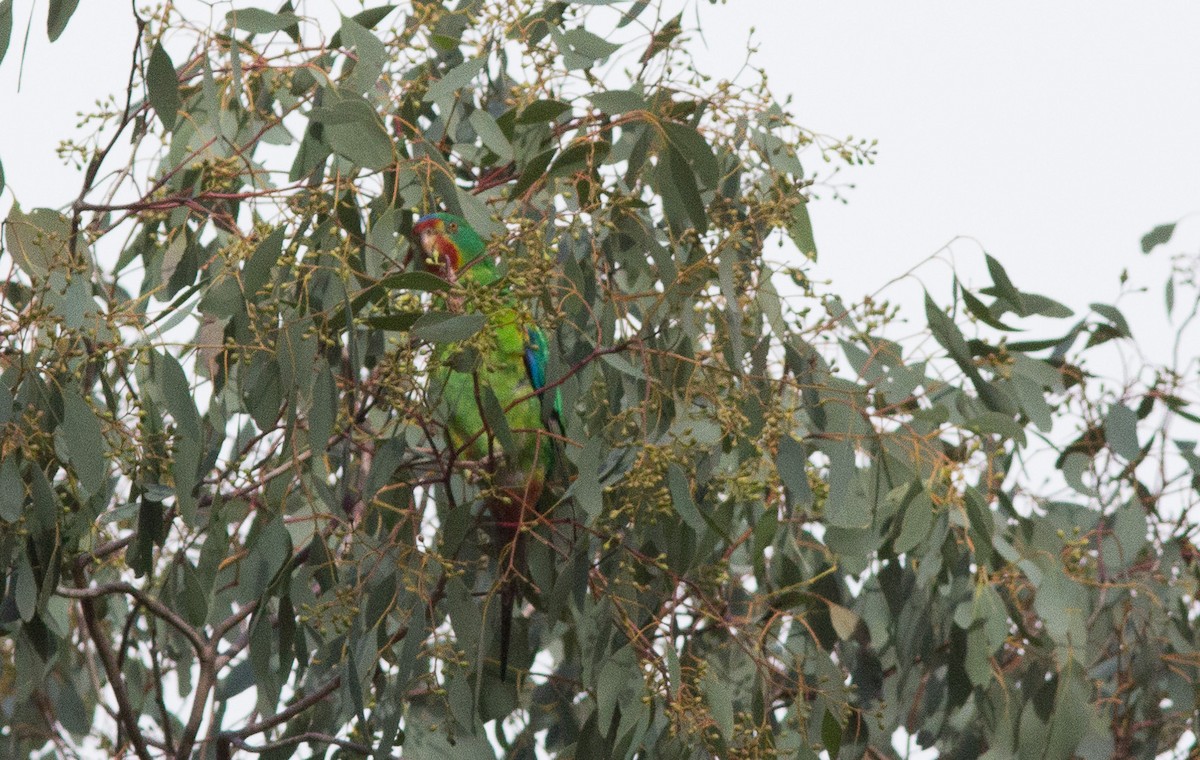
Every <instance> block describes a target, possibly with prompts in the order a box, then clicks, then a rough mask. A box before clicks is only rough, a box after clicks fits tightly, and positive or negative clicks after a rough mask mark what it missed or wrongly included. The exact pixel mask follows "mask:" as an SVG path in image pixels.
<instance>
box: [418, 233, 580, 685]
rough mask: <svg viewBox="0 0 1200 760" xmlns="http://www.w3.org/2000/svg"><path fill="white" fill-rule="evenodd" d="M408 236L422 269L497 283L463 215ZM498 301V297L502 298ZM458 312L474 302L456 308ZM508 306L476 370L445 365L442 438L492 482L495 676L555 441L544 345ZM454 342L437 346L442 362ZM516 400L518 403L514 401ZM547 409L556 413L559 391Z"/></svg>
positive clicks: (493, 321)
mask: <svg viewBox="0 0 1200 760" xmlns="http://www.w3.org/2000/svg"><path fill="white" fill-rule="evenodd" d="M413 235H414V237H415V238H416V242H417V243H418V246H419V248H420V251H421V253H422V254H423V255H424V257H425V262H424V264H425V266H426V268H428V269H429V270H430V271H432V272H434V273H435V274H439V275H441V276H442V277H444V278H445V279H448V280H450V281H452V282H458V283H463V282H464V281H470V282H472V283H475V284H476V285H480V286H483V287H497V288H498V287H500V284H499V281H500V277H499V274H498V273H497V271H496V262H495V261H494V260H493V258H492V256H491V255H489V254H488V252H487V246H486V244H485V243H484V241H483V239H482V238H481V237H480V236H479V234H478V233H476V232H475V230H474V229H472V228H471V226H470V225H469V224H468V223H467V222H466V220H465V219H463V218H461V217H458V216H455V215H454V214H448V213H434V214H428V215H426V216H423V217H421V218H420V219H419V220H417V223H416V224H415V225H414V226H413ZM502 302H503V301H502ZM458 306H459V307H461V308H462V309H463V310H464V311H472V310H474V309H475V306H474V305H473V304H472V303H470V302H469V301H464V302H462V303H461V304H459V305H458ZM527 322H528V320H527V319H523V318H522V316H521V313H520V311H519V310H518V309H517V308H516V304H515V303H514V304H513V306H512V307H511V308H501V309H498V310H496V311H495V312H493V313H491V314H489V315H488V322H487V325H486V327H485V328H484V329H485V330H488V331H490V333H491V335H490V336H489V337H490V339H489V340H488V341H487V343H486V345H487V348H486V349H485V350H484V351H483V352H482V355H481V357H480V362H479V365H478V367H477V369H476V370H475V371H474V372H459V371H456V370H453V369H446V370H444V375H443V379H444V381H445V382H444V398H445V401H446V404H447V407H448V409H449V417H448V419H447V438H448V442H449V444H450V446H451V448H452V449H453V450H454V451H455V452H456V458H457V459H459V460H470V461H474V462H479V463H480V464H481V465H482V466H483V468H484V471H485V472H486V473H487V475H488V477H489V478H490V481H491V489H490V491H489V492H488V494H489V495H488V496H487V498H486V502H485V506H486V508H487V510H488V511H489V512H490V514H491V517H492V520H493V521H494V524H495V536H496V544H497V546H498V549H499V557H498V560H499V567H500V571H499V572H500V574H501V575H505V574H507V575H509V577H508V578H507V579H506V580H505V581H504V582H503V585H502V587H501V591H500V601H501V610H500V615H501V617H500V620H501V623H500V678H501V680H503V679H504V678H505V676H506V673H507V670H508V648H509V640H510V637H511V632H512V616H513V604H514V602H515V600H516V583H515V579H514V578H513V577H512V576H513V575H517V574H521V573H524V571H525V570H524V563H525V556H524V555H525V551H524V536H523V535H522V533H521V530H520V529H521V526H522V525H523V524H525V523H528V522H531V521H532V520H533V519H534V516H535V515H536V507H537V502H538V499H539V498H540V496H541V494H542V488H543V486H544V485H545V483H546V477H547V475H548V473H549V472H550V470H551V468H552V465H553V457H554V452H553V444H552V442H551V439H550V436H549V433H548V431H547V430H546V428H545V425H544V423H543V419H544V416H543V413H542V403H543V401H542V398H541V394H538V393H536V392H537V391H540V390H541V389H542V388H543V387H544V386H545V384H546V359H547V350H548V348H547V342H546V336H545V334H544V333H543V332H542V330H541V329H540V328H539V327H538V326H537V325H536V324H532V323H527ZM454 350H455V349H454V348H453V347H448V348H445V349H443V350H442V354H440V358H442V359H443V360H447V363H448V360H449V358H450V357H451V356H452V355H453V353H454ZM484 389H490V390H491V392H492V394H494V395H495V398H496V401H497V402H499V407H500V409H502V410H506V411H504V420H505V422H506V423H507V427H508V428H509V431H511V435H510V436H509V437H508V438H507V441H508V444H509V446H510V447H511V448H505V447H503V446H502V445H501V442H500V441H499V440H497V438H496V436H495V435H494V434H493V431H491V430H489V429H488V426H487V422H486V420H487V415H486V414H485V413H484V407H483V406H482V405H483V404H484V403H485V401H484ZM518 399H520V400H518ZM551 403H552V408H551V409H550V410H548V411H550V412H551V414H554V415H555V416H557V412H558V411H559V410H558V408H557V407H558V405H559V404H560V403H561V402H560V401H559V400H558V395H557V393H556V394H555V398H554V399H553V401H552V402H551Z"/></svg>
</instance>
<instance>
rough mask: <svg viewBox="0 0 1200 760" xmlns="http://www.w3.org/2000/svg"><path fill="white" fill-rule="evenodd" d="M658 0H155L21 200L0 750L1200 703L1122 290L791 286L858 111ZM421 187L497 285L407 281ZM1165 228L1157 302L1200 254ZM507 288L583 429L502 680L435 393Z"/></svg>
mask: <svg viewBox="0 0 1200 760" xmlns="http://www.w3.org/2000/svg"><path fill="white" fill-rule="evenodd" d="M76 4H77V3H75V2H70V1H68V0H52V2H50V4H49V15H48V19H47V28H48V32H49V35H50V37H51V38H52V39H54V38H56V37H57V36H58V35H59V34H61V32H62V30H63V28H64V27H65V26H66V24H68V23H69V21H70V18H71V15H72V13H73V11H74V9H75V6H76ZM14 5H17V6H18V9H19V10H22V9H21V4H19V3H18V4H14V3H13V1H12V0H0V60H4V65H13V64H14V61H13V60H12V59H13V58H14V55H15V51H14V49H13V48H10V47H9V46H8V40H9V39H10V37H11V36H12V35H13V19H14V15H13V8H14ZM700 5H702V4H700ZM668 6H670V7H668ZM689 7H690V6H689ZM24 10H28V9H24ZM24 10H23V11H22V12H24ZM675 10H678V9H677V8H675V7H674V6H673V5H672V4H670V3H659V2H653V1H652V0H586V1H581V2H570V3H568V2H551V1H544V0H518V1H516V2H509V1H507V0H506V1H500V0H461V1H460V2H456V3H452V2H449V1H447V2H442V1H440V0H413V2H411V3H408V4H404V5H401V6H399V7H397V6H392V5H386V6H379V7H372V8H367V9H365V10H362V11H361V12H359V13H357V14H356V15H353V16H349V17H343V18H341V19H340V21H338V22H337V23H336V24H335V25H334V27H329V26H328V25H326V26H325V27H322V25H321V24H319V23H317V21H316V20H314V19H311V18H307V17H305V16H303V15H301V13H299V12H298V11H297V9H296V7H295V6H294V4H293V3H292V2H291V0H289V1H288V2H285V3H284V4H283V7H282V8H280V9H279V10H277V11H268V10H264V9H256V8H240V9H236V10H232V11H230V12H229V13H228V15H227V16H225V17H224V18H223V19H218V21H219V23H216V24H215V25H212V24H209V23H208V22H207V20H205V21H204V22H203V23H198V22H196V21H195V20H192V19H189V18H188V17H187V16H186V15H185V14H184V13H182V12H181V11H179V10H178V9H176V8H175V7H174V6H173V5H172V4H170V3H168V4H167V5H166V6H165V7H160V8H159V9H157V10H155V11H153V12H152V13H151V12H150V11H142V13H143V14H150V15H143V16H141V17H138V18H137V21H136V23H137V28H138V41H137V47H136V50H135V51H134V54H133V59H132V61H131V69H130V78H129V82H128V87H127V89H126V90H125V91H124V93H123V94H122V96H121V97H120V98H119V99H118V101H117V103H118V105H117V106H116V107H115V108H113V109H109V110H108V111H106V112H104V113H100V114H96V115H94V118H92V119H90V120H88V121H86V122H85V124H84V125H83V126H80V127H78V128H77V129H76V131H75V133H73V134H74V135H75V137H73V138H72V139H71V140H68V141H67V142H66V143H65V144H64V148H63V150H62V153H63V155H64V156H65V157H66V158H67V159H68V160H74V161H77V162H78V164H79V166H80V170H81V183H80V186H79V187H78V188H77V189H72V190H71V191H70V192H69V193H65V194H64V197H63V199H62V205H61V206H60V207H58V208H54V209H44V208H43V209H30V210H26V209H23V208H21V207H20V205H19V204H14V205H13V207H12V210H11V212H10V213H9V215H8V218H7V220H6V221H5V224H4V236H3V245H4V249H3V255H2V257H0V266H4V267H6V268H7V270H8V271H9V274H10V276H9V277H8V280H7V283H6V284H5V285H4V287H3V290H2V291H0V343H2V349H0V368H2V371H0V425H3V437H2V448H0V567H3V568H4V586H3V596H2V601H0V663H2V667H0V696H2V699H0V752H2V753H3V754H4V755H5V756H11V757H18V756H26V755H29V754H30V753H34V754H36V753H38V752H43V753H48V754H54V753H57V754H60V755H66V756H71V755H78V756H86V755H87V753H88V751H89V750H93V751H94V750H96V749H101V750H103V751H106V752H108V753H110V754H113V755H124V756H136V757H140V758H151V757H177V758H188V757H212V758H225V757H233V756H254V755H260V756H263V757H270V758H285V757H290V756H292V755H293V754H295V753H300V754H301V756H318V757H325V756H337V757H342V758H353V757H367V756H371V757H395V756H399V754H400V753H401V752H403V753H404V754H405V755H406V756H412V757H422V758H424V757H450V756H453V757H455V758H460V759H461V758H475V757H486V758H492V757H496V756H498V753H499V755H501V756H505V757H512V758H533V757H535V756H539V757H547V756H549V757H563V758H567V757H573V758H578V759H579V760H583V759H584V758H593V757H594V758H610V757H635V756H636V757H645V758H685V757H709V756H712V757H723V758H758V757H786V758H814V757H818V756H820V754H821V753H822V752H825V753H828V756H829V757H839V756H840V757H862V756H871V757H882V756H889V755H891V754H892V753H893V750H892V748H891V747H892V742H893V736H894V735H895V734H896V732H897V731H898V730H900V729H902V730H903V731H904V732H905V733H906V734H907V735H910V736H912V737H913V744H914V745H920V746H923V747H930V748H936V749H937V750H938V751H939V752H940V753H942V755H943V756H946V757H964V758H966V757H978V756H986V757H993V758H1002V757H1014V756H1015V757H1022V758H1035V757H1036V758H1070V757H1075V756H1080V757H1086V758H1101V757H1111V756H1120V757H1131V756H1137V757H1154V756H1156V755H1157V754H1158V753H1161V752H1164V751H1168V750H1170V749H1171V748H1172V747H1174V746H1175V745H1176V744H1177V743H1178V742H1179V741H1180V739H1181V737H1183V736H1184V735H1185V732H1187V731H1194V730H1195V727H1196V726H1195V722H1194V721H1195V710H1196V696H1195V695H1196V693H1197V692H1196V688H1197V677H1198V676H1200V672H1198V667H1200V651H1198V648H1197V633H1196V630H1195V628H1194V626H1193V625H1192V619H1193V618H1194V616H1195V612H1196V600H1195V594H1196V587H1197V579H1198V577H1200V576H1198V575H1197V569H1196V559H1197V551H1196V549H1195V547H1194V545H1193V543H1192V541H1193V540H1195V537H1196V532H1197V524H1196V519H1195V514H1194V508H1195V507H1196V506H1197V501H1198V499H1200V453H1198V452H1197V449H1196V443H1195V441H1194V440H1193V438H1194V436H1195V434H1196V433H1195V427H1194V425H1195V424H1196V423H1200V417H1198V416H1197V410H1196V400H1197V393H1196V391H1197V387H1196V385H1197V379H1196V378H1197V367H1196V360H1195V359H1194V358H1192V357H1188V356H1186V355H1185V356H1183V358H1182V359H1179V358H1177V359H1176V361H1175V363H1174V364H1173V365H1171V366H1152V365H1142V366H1138V367H1137V368H1136V371H1133V372H1130V373H1127V375H1126V376H1125V377H1116V376H1115V374H1116V373H1114V372H1111V371H1108V370H1106V367H1108V366H1111V364H1109V363H1106V362H1109V361H1110V360H1111V356H1112V354H1111V353H1109V352H1111V350H1112V349H1113V348H1114V347H1119V346H1121V345H1126V344H1130V342H1131V341H1132V340H1133V337H1132V336H1131V334H1130V330H1129V327H1128V324H1127V322H1126V320H1125V317H1124V316H1123V314H1122V312H1121V311H1120V310H1119V309H1118V308H1117V307H1116V306H1114V305H1109V304H1105V303H1095V304H1092V306H1091V308H1090V311H1089V312H1088V313H1086V314H1084V315H1077V314H1073V313H1072V311H1071V310H1070V309H1068V308H1067V307H1066V306H1064V305H1063V304H1061V303H1059V302H1058V301H1056V300H1054V299H1053V298H1052V297H1051V296H1050V295H1043V294H1037V293H1033V292H1030V291H1029V290H1026V289H1023V287H1019V286H1018V284H1016V283H1014V282H1012V281H1011V280H1010V278H1009V276H1008V275H1007V274H1006V272H1005V269H1004V267H1003V266H1002V265H1001V263H1000V262H999V261H997V260H995V259H993V258H991V257H987V259H986V266H987V270H988V272H989V274H990V282H989V283H988V285H987V286H985V287H983V288H979V289H973V288H971V287H969V285H968V284H967V283H965V282H959V281H957V280H956V282H955V284H954V287H953V289H952V290H951V291H949V292H931V293H929V294H928V295H927V297H926V308H925V312H924V322H923V324H924V326H923V327H921V328H918V329H917V330H916V333H917V334H916V335H913V332H914V330H913V328H912V326H911V324H909V325H902V324H900V323H899V322H898V320H897V310H896V307H894V306H893V305H891V304H889V303H887V302H886V301H882V300H878V299H866V300H864V301H863V302H860V303H845V302H844V301H843V299H840V298H838V296H837V294H836V283H835V285H834V286H833V287H832V288H830V287H827V286H824V285H821V284H819V283H815V282H813V281H812V280H811V279H810V278H809V277H808V276H807V274H806V273H807V272H808V271H809V270H810V264H811V261H812V260H814V259H815V257H816V255H817V251H816V246H815V243H814V237H813V231H812V225H811V222H810V209H811V208H819V205H812V204H810V201H812V200H813V196H812V193H813V191H814V188H817V189H819V188H821V187H822V186H825V185H826V183H828V182H829V178H830V175H831V172H832V171H836V168H835V167H837V166H839V165H844V164H861V163H869V162H870V161H871V160H872V158H873V156H874V147H873V145H872V144H870V143H869V142H865V141H855V142H851V141H846V140H838V139H835V138H831V137H828V136H825V135H822V134H819V133H817V132H814V131H811V130H810V129H808V128H806V127H804V126H801V125H800V123H799V122H798V120H797V116H796V114H794V113H793V112H792V107H791V106H790V104H789V103H788V102H787V101H786V100H782V101H781V100H779V99H778V98H776V97H775V95H773V94H772V92H771V91H770V89H769V87H768V83H767V77H766V74H765V73H763V72H759V71H756V70H755V69H753V68H752V67H750V68H748V69H747V70H746V71H745V72H744V73H743V75H742V78H741V79H738V80H735V81H724V80H716V79H713V78H711V77H709V76H707V75H706V74H705V73H704V72H702V71H700V70H698V69H697V67H696V66H695V64H694V62H693V60H692V58H691V56H690V55H689V53H688V45H687V43H688V41H689V40H690V39H691V38H692V36H693V35H694V34H695V32H696V30H695V29H693V28H691V27H689V26H688V24H689V23H690V22H689V21H688V19H690V18H694V17H697V16H693V15H692V14H691V13H687V14H685V13H679V14H677V15H674V14H673V11H675ZM18 15H19V14H18ZM698 17H699V18H700V19H701V23H702V20H703V14H702V12H701V13H699V14H698ZM6 50H7V56H6V53H5V51H6ZM119 53H120V54H124V51H114V55H115V54H119ZM63 126H64V129H68V128H69V127H68V126H67V125H63ZM863 128H864V129H865V130H869V129H870V125H863ZM14 149H15V148H14V146H10V145H0V159H2V158H3V154H4V152H5V151H10V150H14ZM813 167H820V168H819V169H814V168H813ZM2 189H3V174H2V171H0V190H2ZM19 200H20V199H19V198H18V199H17V201H19ZM439 210H444V211H449V212H452V213H454V214H458V215H461V216H462V217H463V218H465V219H466V220H468V221H469V222H470V224H471V225H472V226H473V227H474V228H475V229H476V230H478V231H479V233H480V234H481V235H482V236H483V237H484V238H485V240H486V241H487V243H488V247H489V251H490V253H491V254H492V255H494V256H495V257H496V259H497V261H498V263H499V267H498V271H499V273H500V276H501V283H502V285H503V288H504V289H505V290H506V292H507V293H508V294H511V295H509V296H506V297H505V298H504V299H501V298H499V297H498V296H497V295H496V294H497V293H498V292H499V291H498V289H494V290H491V291H489V290H488V289H487V288H484V287H480V286H477V285H475V284H473V283H471V282H467V281H462V282H451V281H448V280H445V279H442V278H440V277H438V276H436V275H435V274H432V273H430V272H428V271H425V270H424V269H423V268H422V267H421V266H420V263H419V261H417V260H415V258H416V257H415V256H414V249H415V245H414V243H413V241H412V240H411V231H412V226H413V223H414V221H415V219H416V217H417V215H419V214H423V213H427V212H431V211H439ZM1173 232H1174V225H1164V226H1161V227H1158V228H1156V229H1154V230H1153V231H1151V232H1150V233H1149V234H1148V235H1147V236H1146V238H1145V239H1144V240H1143V241H1142V246H1143V251H1144V252H1145V253H1147V254H1153V255H1156V256H1157V255H1164V252H1165V251H1173V250H1175V249H1174V248H1172V247H1171V239H1172V235H1173ZM1173 261H1174V268H1173V273H1172V276H1171V279H1170V281H1169V283H1168V284H1167V287H1166V290H1165V301H1166V307H1167V312H1168V315H1169V316H1170V317H1171V318H1172V319H1174V320H1176V324H1177V325H1178V328H1177V329H1178V330H1179V331H1180V333H1179V334H1180V335H1181V336H1182V335H1184V331H1185V330H1186V328H1187V327H1188V326H1189V325H1190V323H1191V322H1192V320H1193V318H1194V316H1195V314H1196V313H1197V310H1198V309H1200V292H1198V290H1197V280H1196V272H1197V268H1198V267H1200V257H1197V256H1195V255H1193V254H1186V253H1176V254H1174V259H1173ZM462 295H469V296H470V300H469V302H470V303H472V304H475V305H477V310H476V311H470V312H466V313H464V312H462V311H461V310H455V309H453V308H449V307H448V306H447V304H448V303H450V302H451V301H453V300H454V297H455V296H462ZM1051 295H1052V294H1051ZM514 299H515V300H514ZM513 303H517V304H519V307H518V308H520V309H522V310H525V312H526V313H527V316H528V317H529V318H530V319H531V320H535V321H537V323H538V324H540V325H541V326H542V327H543V329H544V331H545V333H546V335H547V336H548V342H549V351H548V356H549V363H548V366H547V371H546V381H547V386H548V387H549V388H551V389H554V390H555V391H556V392H557V393H559V394H561V398H562V415H561V416H562V423H563V428H562V431H561V435H560V436H558V440H557V441H556V450H557V451H558V453H559V455H560V456H559V457H558V462H557V466H556V470H555V474H554V477H552V479H551V483H550V486H549V488H548V493H547V494H546V495H545V497H544V498H543V504H544V505H545V511H544V512H543V513H542V514H539V515H537V516H536V517H535V519H531V520H530V521H529V524H528V525H525V526H523V527H522V530H524V531H525V532H526V536H527V546H528V549H527V555H528V556H527V563H528V568H527V572H526V573H525V574H524V575H525V576H526V577H522V578H521V579H520V581H521V586H522V602H521V605H520V609H519V611H518V616H517V618H516V620H515V623H514V642H513V650H512V653H511V657H510V658H509V667H510V669H511V671H512V674H511V676H510V677H509V678H506V679H503V680H502V679H501V675H502V674H501V671H500V669H499V666H498V662H499V653H498V649H497V647H498V644H499V641H498V636H497V634H496V631H497V630H498V629H499V620H498V618H499V615H500V610H499V607H500V604H499V603H498V590H499V588H500V586H501V585H502V583H503V582H504V581H505V580H506V577H507V576H508V575H509V574H510V573H511V568H510V567H506V566H505V565H504V563H502V562H501V561H499V558H498V557H497V555H496V553H495V551H494V550H493V547H491V545H490V542H489V540H488V539H487V537H486V523H487V520H488V516H487V514H486V513H485V512H484V511H483V510H482V509H481V505H482V503H483V497H484V496H485V492H486V490H487V487H488V486H487V484H486V482H485V481H484V479H482V478H480V477H479V472H478V468H477V467H475V466H474V465H475V464H476V463H473V462H470V461H464V460H463V459H462V458H461V457H459V456H458V452H456V451H455V449H454V447H453V446H451V445H450V444H449V443H448V441H447V436H446V430H445V428H446V410H445V405H444V403H442V402H441V401H440V399H439V384H438V382H437V377H438V375H439V370H441V369H444V368H445V367H446V365H450V366H452V367H453V369H455V370H457V371H459V372H471V371H473V370H474V369H475V368H477V367H478V362H479V361H480V356H481V355H482V354H483V353H485V352H486V350H487V346H488V340H489V337H490V336H489V332H488V330H487V329H485V326H486V324H487V316H488V314H489V313H491V312H492V311H494V310H496V309H501V308H513ZM909 316H914V315H909ZM901 328H902V329H901ZM1021 330H1025V331H1026V334H1023V335H1022V334H1018V333H1019V332H1020V331H1021ZM1182 345H1183V346H1184V354H1186V346H1187V345H1188V344H1187V343H1186V342H1184V343H1182ZM447 347H450V348H451V349H452V350H446V349H447ZM483 414H484V416H485V417H486V418H487V421H488V423H489V424H488V430H487V434H488V435H489V436H492V435H494V436H496V437H497V438H498V439H502V438H503V437H504V436H505V435H506V434H510V433H509V431H507V428H506V427H505V422H504V414H503V410H501V409H499V408H491V407H488V406H487V405H486V404H485V405H484V407H483ZM1189 431H1190V432H1189Z"/></svg>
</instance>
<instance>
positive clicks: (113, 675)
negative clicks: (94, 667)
mask: <svg viewBox="0 0 1200 760" xmlns="http://www.w3.org/2000/svg"><path fill="white" fill-rule="evenodd" d="M86 584H87V579H86V578H84V577H83V571H82V570H80V569H79V568H76V569H75V585H76V586H78V587H79V588H78V589H61V588H60V589H59V593H62V592H63V591H68V592H76V591H78V592H81V593H79V594H78V595H76V596H75V598H77V599H79V610H80V612H81V613H82V617H83V626H84V628H85V629H86V630H87V634H88V638H90V639H91V640H92V645H93V646H95V647H96V652H97V654H99V655H100V662H101V663H102V664H103V665H104V673H105V675H106V676H107V677H108V685H109V686H110V687H111V688H112V690H113V695H114V696H115V697H116V699H117V717H118V718H119V719H120V723H121V725H123V726H124V727H125V731H126V733H128V734H129V741H130V742H132V743H133V750H134V752H136V753H137V756H138V757H139V758H141V760H151V757H150V750H149V748H148V747H147V746H146V740H145V739H144V738H142V732H141V730H139V729H138V721H137V715H136V714H135V713H134V711H133V705H132V704H130V702H129V692H127V691H126V690H125V679H124V677H123V676H122V675H121V668H120V666H119V665H117V656H116V654H115V653H114V652H113V650H112V647H111V646H110V645H109V643H108V639H107V638H105V636H104V631H102V630H100V621H99V619H98V618H97V617H96V605H95V604H93V600H94V599H95V597H96V596H101V595H100V594H89V593H87V592H88V591H90V589H87V588H84V586H86ZM109 593H112V592H109ZM72 595H73V594H71V593H66V594H63V596H72Z"/></svg>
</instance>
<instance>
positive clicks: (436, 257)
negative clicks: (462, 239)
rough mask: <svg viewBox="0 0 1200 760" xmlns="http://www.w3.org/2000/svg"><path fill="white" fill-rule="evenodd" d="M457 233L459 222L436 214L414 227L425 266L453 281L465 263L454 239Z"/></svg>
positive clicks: (421, 220)
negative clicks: (455, 274)
mask: <svg viewBox="0 0 1200 760" xmlns="http://www.w3.org/2000/svg"><path fill="white" fill-rule="evenodd" d="M457 233H458V223H457V222H455V221H453V220H451V221H447V220H446V219H443V218H441V216H440V215H436V214H430V215H429V216H425V217H421V219H420V220H419V221H418V222H417V223H416V224H415V225H413V236H414V237H416V239H417V244H418V245H420V246H421V253H423V254H424V255H425V266H427V267H428V268H429V269H431V270H433V271H434V272H436V273H438V274H440V275H442V276H443V277H446V278H447V279H453V276H454V273H456V272H457V271H458V270H459V268H460V267H461V266H462V263H463V252H462V251H461V250H460V249H459V247H458V245H457V244H455V242H454V239H453V238H454V236H455V235H456V234H457Z"/></svg>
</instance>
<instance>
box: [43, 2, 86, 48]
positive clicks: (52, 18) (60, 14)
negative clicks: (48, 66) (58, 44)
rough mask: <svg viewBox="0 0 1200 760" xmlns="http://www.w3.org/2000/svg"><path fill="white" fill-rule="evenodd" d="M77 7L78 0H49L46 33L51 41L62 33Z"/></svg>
mask: <svg viewBox="0 0 1200 760" xmlns="http://www.w3.org/2000/svg"><path fill="white" fill-rule="evenodd" d="M77 7H79V0H50V11H49V12H48V13H47V14H46V33H47V34H48V35H49V36H50V41H51V42H54V41H55V40H57V39H58V38H59V36H61V35H62V33H63V30H64V29H66V28H67V22H68V21H70V20H71V14H73V13H75V9H76V8H77Z"/></svg>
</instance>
